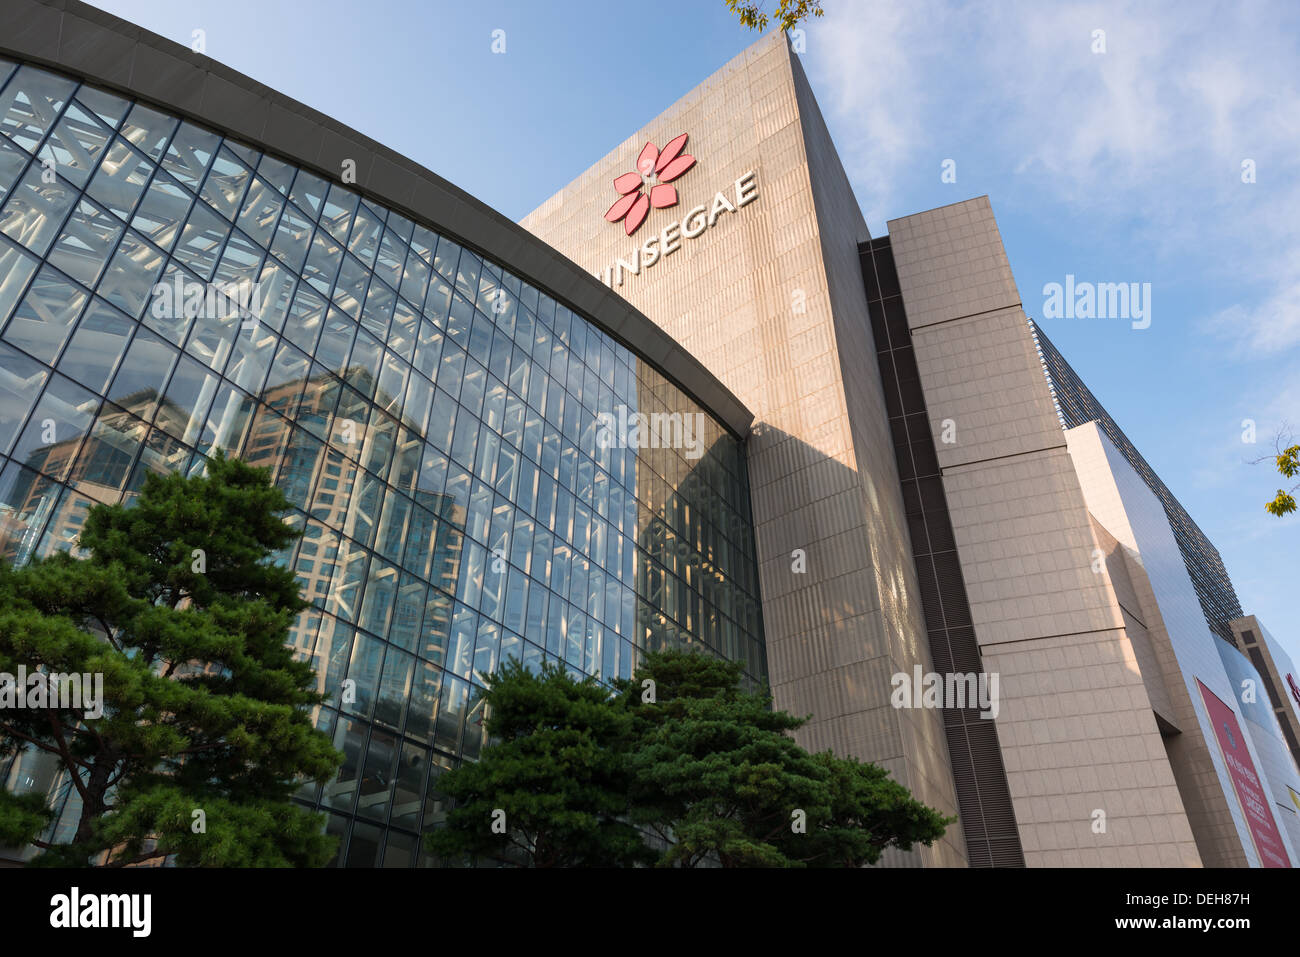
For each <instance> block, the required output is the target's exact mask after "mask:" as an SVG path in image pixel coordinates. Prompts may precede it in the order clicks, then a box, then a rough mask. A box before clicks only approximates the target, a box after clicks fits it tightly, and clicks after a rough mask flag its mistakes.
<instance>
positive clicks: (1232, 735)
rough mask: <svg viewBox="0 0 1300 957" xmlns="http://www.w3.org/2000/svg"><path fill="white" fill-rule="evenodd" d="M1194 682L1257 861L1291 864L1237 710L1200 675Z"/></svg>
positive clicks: (1264, 863)
mask: <svg viewBox="0 0 1300 957" xmlns="http://www.w3.org/2000/svg"><path fill="white" fill-rule="evenodd" d="M1196 684H1197V686H1198V687H1199V688H1200V689H1201V699H1202V700H1203V701H1204V702H1205V708H1206V710H1207V711H1208V712H1209V713H1210V723H1211V724H1213V725H1214V733H1215V736H1216V737H1217V738H1218V739H1219V750H1220V751H1221V752H1222V753H1223V761H1224V763H1225V764H1227V766H1228V774H1229V776H1230V777H1231V778H1232V787H1233V789H1234V790H1235V791H1236V792H1237V800H1238V801H1240V802H1241V810H1242V812H1243V813H1244V814H1245V815H1246V826H1247V827H1249V828H1250V836H1251V839H1252V840H1253V841H1254V842H1255V850H1256V851H1257V852H1258V853H1259V860H1260V863H1261V864H1263V865H1264V866H1265V867H1290V866H1291V860H1290V858H1288V857H1287V856H1286V848H1285V846H1284V845H1283V844H1282V835H1281V834H1279V833H1278V831H1277V824H1276V822H1275V821H1274V820H1273V812H1272V809H1271V808H1270V807H1269V804H1270V800H1271V799H1270V798H1269V796H1268V795H1267V794H1266V793H1265V792H1264V786H1263V785H1262V784H1261V783H1260V780H1259V775H1258V774H1256V773H1255V762H1254V761H1252V760H1251V759H1250V750H1249V749H1248V748H1247V747H1246V735H1245V734H1244V733H1243V732H1242V730H1241V725H1239V724H1238V723H1237V716H1236V714H1234V713H1233V710H1232V709H1231V708H1229V707H1228V706H1227V705H1226V704H1224V703H1223V702H1222V701H1220V700H1219V698H1218V696H1217V695H1215V694H1214V692H1212V691H1211V690H1210V689H1209V688H1207V687H1205V685H1203V684H1201V682H1200V679H1197V681H1196Z"/></svg>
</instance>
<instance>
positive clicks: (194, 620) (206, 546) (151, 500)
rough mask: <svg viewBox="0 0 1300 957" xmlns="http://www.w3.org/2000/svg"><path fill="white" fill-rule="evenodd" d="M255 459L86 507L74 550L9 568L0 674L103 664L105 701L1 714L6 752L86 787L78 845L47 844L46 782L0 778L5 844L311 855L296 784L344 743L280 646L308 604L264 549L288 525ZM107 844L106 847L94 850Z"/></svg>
mask: <svg viewBox="0 0 1300 957" xmlns="http://www.w3.org/2000/svg"><path fill="white" fill-rule="evenodd" d="M288 508H289V503H288V501H287V500H286V499H285V497H284V495H283V493H282V492H281V491H280V490H279V489H277V488H275V487H274V486H273V485H272V484H271V483H270V480H269V478H268V475H267V473H266V471H265V470H261V469H254V468H252V467H250V466H248V465H246V464H245V463H243V462H240V461H238V460H233V459H226V458H225V457H224V456H222V455H220V454H218V455H217V456H216V457H215V458H213V459H211V460H210V461H209V463H208V469H207V474H206V476H197V477H185V476H182V475H180V474H179V473H171V474H169V475H166V476H157V475H150V476H149V477H148V478H147V479H146V482H145V484H144V487H143V489H142V490H141V493H140V495H139V497H138V499H137V500H136V501H135V502H134V503H133V504H132V505H130V506H126V505H116V506H103V505H99V506H95V507H93V508H92V509H91V510H90V512H89V514H88V516H87V518H86V521H85V525H84V529H83V531H82V533H81V537H80V542H79V544H80V547H81V548H82V549H83V550H85V551H86V552H87V553H88V557H87V558H84V559H78V558H74V557H72V556H71V555H68V554H66V553H62V552H60V553H55V554H53V555H51V556H50V557H48V558H45V559H39V560H35V561H32V562H31V563H29V564H27V565H25V566H23V567H21V568H18V569H10V568H4V567H0V672H4V673H7V674H9V675H15V674H16V673H17V669H18V668H19V666H23V667H25V669H26V671H27V672H28V673H29V674H31V673H33V672H36V671H38V670H41V671H43V672H45V673H47V674H74V673H75V674H81V675H102V680H103V703H102V715H99V716H87V715H86V712H85V710H84V709H77V708H67V707H61V706H60V705H62V704H63V702H55V701H50V702H48V706H46V707H27V708H23V709H14V708H8V709H6V708H0V755H3V754H13V753H15V752H16V750H17V749H19V748H23V747H30V748H35V749H38V750H41V751H44V752H47V753H49V754H51V755H54V756H55V757H56V758H57V759H58V761H59V763H60V765H61V766H62V767H64V768H66V769H68V770H69V771H70V772H72V773H71V774H70V779H71V782H72V786H73V787H74V788H75V790H76V793H77V796H78V797H79V798H80V802H81V811H80V817H79V819H78V820H77V822H76V828H75V831H74V832H73V835H72V838H71V841H70V842H68V843H64V844H60V845H51V844H48V843H45V842H42V841H40V840H39V839H38V837H39V835H40V834H41V832H42V831H43V829H44V828H45V826H46V825H47V824H48V822H49V821H50V819H51V817H52V812H51V809H49V808H47V807H44V802H43V799H42V798H41V796H37V795H22V796H17V795H14V794H10V793H7V792H0V840H3V841H4V842H5V843H7V844H23V843H28V842H30V843H33V844H35V845H36V846H37V847H38V848H40V849H41V850H42V853H41V854H39V855H38V856H37V857H36V858H35V860H34V863H36V864H63V865H86V864H91V863H100V862H105V863H107V864H109V865H110V866H122V865H126V864H129V863H134V862H139V861H142V860H146V859H149V858H155V857H158V856H161V855H174V860H175V862H176V863H178V864H180V865H206V866H318V865H321V864H323V863H325V862H326V861H327V860H328V859H329V857H330V855H331V854H332V853H333V846H334V844H335V839H334V838H330V837H327V836H326V835H325V834H324V828H323V822H322V820H321V818H320V816H319V815H313V814H309V813H306V812H304V811H302V810H301V809H299V808H297V807H296V806H294V805H293V804H292V803H291V801H290V797H291V795H292V794H293V792H294V791H295V789H296V788H297V787H299V786H300V784H301V783H302V780H303V779H304V778H307V779H314V780H317V781H324V780H326V779H327V778H328V777H329V776H330V775H331V774H332V773H333V772H334V771H335V770H336V769H337V768H338V766H339V764H340V762H341V755H339V753H338V752H337V751H335V750H334V748H333V747H332V745H331V743H330V741H329V739H328V737H327V736H326V735H325V734H323V733H322V732H320V731H318V730H316V729H315V728H314V727H313V726H312V723H311V720H310V710H309V709H310V707H311V706H312V705H315V704H318V703H320V702H321V700H322V698H321V696H319V695H318V694H316V693H315V692H314V691H313V690H312V688H313V686H314V683H315V682H314V676H313V671H312V668H311V666H310V665H309V664H307V663H306V662H301V661H298V660H296V659H295V658H294V657H293V654H292V651H291V649H290V648H289V647H288V646H287V644H286V639H287V637H288V633H289V628H290V626H291V625H292V623H293V620H294V618H295V617H296V616H297V614H298V613H299V612H300V611H302V610H303V609H304V608H306V607H307V604H306V602H304V601H303V600H302V598H301V597H300V595H299V591H298V585H297V581H296V579H295V577H294V574H293V572H292V571H291V570H290V569H287V568H284V567H281V566H279V565H276V564H274V563H272V562H271V561H270V559H271V557H272V555H273V554H274V553H275V552H276V551H277V550H279V549H282V548H284V547H285V546H287V545H288V544H290V543H291V542H292V541H293V540H294V539H295V538H296V537H297V535H298V533H297V532H295V531H294V530H293V529H291V528H290V527H289V526H288V525H286V524H285V522H284V520H283V515H284V513H285V512H286V511H287V509H288ZM105 852H107V853H106V854H105Z"/></svg>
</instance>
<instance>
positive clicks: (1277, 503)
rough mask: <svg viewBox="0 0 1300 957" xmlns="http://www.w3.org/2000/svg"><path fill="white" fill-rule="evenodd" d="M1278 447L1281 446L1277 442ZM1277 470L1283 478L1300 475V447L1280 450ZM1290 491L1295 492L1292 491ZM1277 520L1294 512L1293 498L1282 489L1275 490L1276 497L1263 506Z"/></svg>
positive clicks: (1295, 446) (1294, 446) (1293, 446)
mask: <svg viewBox="0 0 1300 957" xmlns="http://www.w3.org/2000/svg"><path fill="white" fill-rule="evenodd" d="M1278 445H1281V443H1280V442H1279V443H1278ZM1276 463H1277V470H1278V472H1280V473H1281V474H1282V475H1283V476H1284V477H1285V478H1295V477H1296V475H1297V474H1298V473H1300V445H1292V446H1291V447H1289V448H1286V449H1280V450H1279V452H1278V455H1277V459H1276ZM1291 491H1295V489H1292V490H1291ZM1264 507H1265V508H1266V509H1268V510H1269V511H1270V512H1272V513H1273V514H1274V515H1276V516H1277V517H1278V518H1281V517H1282V516H1283V515H1286V514H1287V513H1289V512H1294V511H1295V510H1296V503H1295V496H1294V495H1292V494H1291V492H1287V491H1286V490H1284V489H1278V490H1277V497H1275V498H1274V499H1273V501H1271V502H1269V503H1268V504H1266V505H1265V506H1264Z"/></svg>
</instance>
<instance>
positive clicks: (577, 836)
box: [427, 660, 653, 867]
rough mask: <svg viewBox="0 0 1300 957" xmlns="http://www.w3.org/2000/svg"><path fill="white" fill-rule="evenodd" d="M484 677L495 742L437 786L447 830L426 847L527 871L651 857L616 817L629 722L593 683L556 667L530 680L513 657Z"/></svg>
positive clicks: (620, 812) (624, 783)
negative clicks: (447, 803) (446, 803)
mask: <svg viewBox="0 0 1300 957" xmlns="http://www.w3.org/2000/svg"><path fill="white" fill-rule="evenodd" d="M486 678H487V682H488V685H489V690H488V691H487V692H486V693H485V698H486V702H487V708H488V710H489V717H488V719H487V730H488V733H489V734H490V735H492V736H493V737H494V738H499V739H500V740H499V742H497V743H494V744H492V745H490V746H488V747H487V748H485V749H484V751H483V755H482V758H481V760H479V761H478V762H476V763H466V764H463V765H461V767H459V768H457V769H456V770H454V771H450V772H448V773H446V774H444V775H443V776H442V778H441V779H440V780H439V788H440V790H442V791H443V792H444V793H445V794H447V796H449V797H452V798H455V800H456V802H457V806H456V807H455V808H454V809H453V810H452V811H451V812H450V813H449V814H448V816H447V827H446V828H442V829H439V830H436V831H434V832H432V834H430V835H429V837H428V839H427V844H428V847H429V848H430V850H432V851H433V852H434V853H436V854H439V855H442V856H443V857H446V858H451V859H455V858H459V857H461V856H463V855H466V854H476V855H479V856H481V857H484V858H488V859H492V860H498V861H502V862H517V863H525V864H528V865H531V866H534V867H600V866H614V865H631V864H635V863H638V862H646V861H648V860H650V859H651V858H652V856H653V855H652V854H651V853H650V852H649V851H648V850H647V849H646V847H645V846H644V845H643V843H642V841H641V836H640V834H639V833H638V832H637V831H636V829H635V828H633V827H631V826H630V825H629V824H628V823H627V822H626V820H624V819H623V818H624V817H625V816H626V813H627V790H628V776H627V772H626V770H625V768H624V767H623V762H622V753H621V745H622V744H623V743H624V742H626V740H627V737H628V733H629V730H630V728H631V724H632V719H631V716H630V715H628V714H627V713H625V712H624V711H622V710H621V709H617V708H614V707H613V706H611V704H610V701H609V693H608V692H607V691H605V690H604V689H603V688H601V687H600V685H598V684H597V683H596V682H595V681H594V680H592V679H590V678H588V679H586V680H583V681H578V680H576V679H574V678H573V677H572V676H571V675H570V674H569V673H568V672H567V671H566V670H565V669H564V668H563V667H560V666H558V665H552V664H547V665H546V666H544V667H543V669H542V671H541V673H540V674H534V673H533V672H530V671H529V670H527V669H526V668H524V667H523V665H521V664H520V663H519V662H518V661H516V660H512V661H510V662H508V663H507V664H506V665H504V666H503V667H502V668H501V669H500V670H499V671H497V672H496V673H495V674H492V675H489V676H486ZM502 814H504V818H503V817H502Z"/></svg>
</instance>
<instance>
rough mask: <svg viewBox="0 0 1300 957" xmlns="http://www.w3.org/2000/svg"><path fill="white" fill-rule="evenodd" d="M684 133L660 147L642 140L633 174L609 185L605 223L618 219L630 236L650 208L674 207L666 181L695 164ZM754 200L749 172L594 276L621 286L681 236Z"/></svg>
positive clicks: (671, 249) (678, 244) (673, 192)
mask: <svg viewBox="0 0 1300 957" xmlns="http://www.w3.org/2000/svg"><path fill="white" fill-rule="evenodd" d="M685 145H686V134H685V133H683V134H682V135H681V136H678V137H676V138H675V139H673V140H671V141H670V142H669V143H668V145H667V146H665V147H664V148H663V150H662V151H660V150H659V149H658V148H657V147H656V146H655V145H654V144H653V143H647V144H646V145H645V147H644V148H643V149H642V150H641V153H640V155H639V156H638V157H637V163H636V165H637V168H636V170H635V171H634V172H629V173H624V174H623V175H621V176H619V177H617V178H615V180H614V189H615V191H616V192H618V193H619V194H620V196H619V199H617V200H616V201H615V202H614V205H613V206H611V207H610V208H609V209H608V210H607V211H606V213H605V219H606V220H608V221H609V222H612V223H613V222H622V224H623V231H624V232H625V233H626V234H627V235H628V236H631V235H632V234H633V233H634V232H636V231H637V230H638V229H639V228H640V227H641V225H642V224H643V223H644V222H645V221H646V218H647V216H649V213H650V210H651V209H669V208H671V207H673V206H676V205H678V202H679V199H678V196H677V188H676V187H675V186H672V185H669V181H671V180H676V179H677V178H678V177H680V176H681V175H682V174H683V173H685V172H686V171H687V170H689V169H691V168H692V167H693V166H694V165H695V157H694V156H691V155H690V154H689V153H683V152H682V149H683V148H684V147H685ZM756 199H758V181H757V179H756V174H755V172H754V170H750V171H749V172H747V173H745V174H744V175H743V176H741V177H740V178H739V179H737V180H736V181H735V183H733V184H732V188H731V190H730V191H724V190H719V191H718V192H717V193H715V194H714V196H713V201H712V202H711V203H702V204H700V205H698V206H694V207H692V208H691V209H690V210H689V211H688V212H687V213H686V215H685V216H683V217H682V218H681V219H679V220H676V221H674V222H671V223H669V224H668V225H667V226H664V227H663V228H662V229H661V230H660V231H659V232H657V233H655V234H654V235H652V236H650V237H649V238H647V239H646V240H645V242H643V243H642V244H641V245H640V246H638V247H636V248H635V249H633V250H632V252H631V254H630V255H628V256H626V257H620V258H618V259H616V260H614V262H613V264H612V265H609V266H607V267H605V269H604V270H602V271H600V272H597V273H596V274H595V276H596V278H597V279H599V280H600V281H601V282H603V283H604V284H605V285H606V286H609V287H611V288H613V287H614V286H621V285H623V277H624V275H625V274H627V273H630V274H632V275H633V276H639V275H640V274H641V270H643V269H649V268H650V267H652V266H654V265H655V263H657V262H659V261H660V260H661V259H664V258H666V257H668V256H671V255H672V254H673V253H675V252H677V250H679V249H681V248H682V244H683V243H684V242H685V241H686V240H690V239H696V238H697V237H699V236H702V235H703V234H704V233H705V231H706V230H708V229H709V228H711V227H712V226H713V225H714V224H716V223H717V222H718V219H719V217H721V216H723V215H724V214H727V213H734V212H736V211H737V210H739V209H741V208H742V207H744V206H748V205H749V204H750V203H752V202H753V201H754V200H756Z"/></svg>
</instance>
